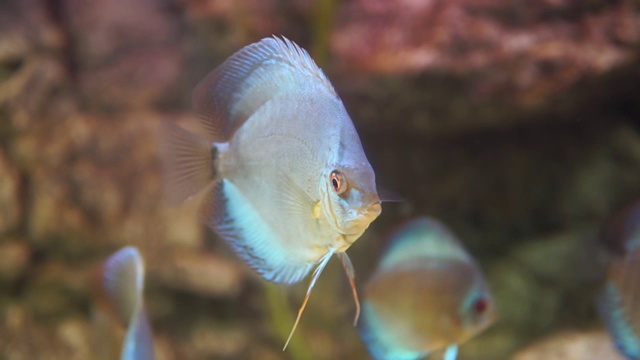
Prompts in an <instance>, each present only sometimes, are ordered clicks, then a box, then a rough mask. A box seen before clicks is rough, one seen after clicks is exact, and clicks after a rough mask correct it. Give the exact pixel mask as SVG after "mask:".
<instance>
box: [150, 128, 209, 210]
mask: <svg viewBox="0 0 640 360" xmlns="http://www.w3.org/2000/svg"><path fill="white" fill-rule="evenodd" d="M159 146H160V159H161V161H162V168H163V169H162V170H163V173H164V174H163V175H164V176H163V177H164V192H165V196H166V198H167V201H168V202H169V204H170V205H172V206H176V205H180V204H181V203H183V202H184V201H185V200H187V199H188V198H189V197H191V196H192V195H194V194H195V193H197V192H198V191H200V190H202V189H203V188H205V187H206V186H207V185H209V184H211V182H212V181H213V180H214V179H215V177H216V170H215V165H214V156H215V152H216V147H215V146H213V145H212V144H211V143H209V141H207V140H206V139H205V138H203V137H200V136H198V135H196V134H193V133H191V132H189V131H187V130H185V129H183V128H181V127H179V126H176V125H174V124H171V123H168V122H163V123H162V126H161V129H160V138H159Z"/></svg>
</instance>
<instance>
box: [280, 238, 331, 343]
mask: <svg viewBox="0 0 640 360" xmlns="http://www.w3.org/2000/svg"><path fill="white" fill-rule="evenodd" d="M331 256H333V251H331V250H330V251H328V252H327V253H326V254H325V255H324V256H323V257H322V258H321V259H320V262H319V263H318V267H316V269H315V270H314V271H313V275H312V276H311V281H310V282H309V287H308V288H307V294H306V295H305V297H304V300H303V301H302V305H300V309H299V310H298V316H297V317H296V322H295V323H294V324H293V329H291V332H290V333H289V337H288V338H287V342H286V343H285V344H284V347H283V348H282V351H284V350H286V349H287V346H288V345H289V342H290V341H291V337H292V336H293V333H294V332H295V331H296V328H297V327H298V323H299V322H300V318H301V317H302V313H303V312H304V308H305V307H306V306H307V302H308V301H309V297H310V296H311V290H312V289H313V287H314V286H315V285H316V281H317V280H318V277H320V274H321V273H322V270H324V267H325V266H327V263H328V262H329V259H331Z"/></svg>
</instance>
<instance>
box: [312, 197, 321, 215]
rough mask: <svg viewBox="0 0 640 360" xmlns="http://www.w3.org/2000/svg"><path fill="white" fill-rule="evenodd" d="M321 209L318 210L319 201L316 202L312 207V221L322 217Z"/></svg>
mask: <svg viewBox="0 0 640 360" xmlns="http://www.w3.org/2000/svg"><path fill="white" fill-rule="evenodd" d="M321 210H322V209H321V208H320V201H318V202H317V203H316V204H315V205H314V206H313V218H314V219H319V218H320V216H321V215H322V211H321Z"/></svg>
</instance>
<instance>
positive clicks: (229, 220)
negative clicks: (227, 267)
mask: <svg viewBox="0 0 640 360" xmlns="http://www.w3.org/2000/svg"><path fill="white" fill-rule="evenodd" d="M201 216H202V218H203V221H204V222H205V223H206V224H208V225H209V226H210V227H211V228H212V229H213V230H214V231H215V232H216V233H217V234H218V235H219V236H220V237H222V238H223V239H225V241H227V242H228V243H229V244H230V245H231V247H233V249H234V250H235V251H236V253H237V254H238V255H239V256H240V257H241V258H242V259H244V260H245V261H246V262H247V264H248V265H249V266H250V267H251V268H253V269H254V270H255V271H256V272H258V273H259V274H261V275H262V276H263V277H264V278H265V279H266V280H269V281H273V282H276V283H286V284H292V283H296V282H298V281H300V280H302V279H303V278H304V277H305V276H307V274H308V273H309V271H311V269H312V268H313V266H314V265H315V263H314V262H299V261H296V260H297V259H296V258H295V254H292V251H293V250H292V249H291V247H287V246H285V245H283V244H282V243H281V242H280V241H279V237H278V235H277V234H275V233H274V231H273V229H272V228H271V227H270V226H269V225H268V224H267V223H266V222H265V221H264V219H263V218H262V217H261V216H260V214H259V213H258V212H257V211H256V209H255V208H254V207H253V205H252V204H251V203H250V202H249V201H248V200H247V199H246V198H245V197H244V196H243V195H242V193H241V192H240V190H238V188H237V187H236V186H235V185H234V184H233V183H232V182H231V181H229V180H227V179H223V180H221V181H219V182H218V183H216V184H215V186H214V187H213V190H212V192H211V193H210V195H209V196H208V197H206V198H205V200H204V202H203V205H202V207H201Z"/></svg>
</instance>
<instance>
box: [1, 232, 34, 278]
mask: <svg viewBox="0 0 640 360" xmlns="http://www.w3.org/2000/svg"><path fill="white" fill-rule="evenodd" d="M30 260H31V250H30V249H29V246H28V245H27V243H26V242H25V241H23V240H10V241H7V242H2V243H0V281H2V280H6V281H8V282H13V281H15V280H16V279H18V278H19V277H20V276H22V275H24V273H25V271H26V270H27V269H28V267H29V261H30Z"/></svg>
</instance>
